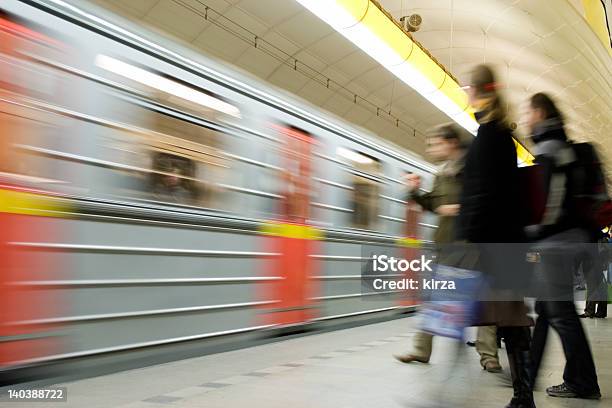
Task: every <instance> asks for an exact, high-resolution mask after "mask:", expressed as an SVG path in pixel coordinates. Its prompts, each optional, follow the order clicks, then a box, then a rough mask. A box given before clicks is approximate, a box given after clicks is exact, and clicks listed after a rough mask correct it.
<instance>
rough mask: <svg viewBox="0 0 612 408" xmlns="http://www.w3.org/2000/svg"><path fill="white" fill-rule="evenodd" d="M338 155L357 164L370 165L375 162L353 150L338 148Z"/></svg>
mask: <svg viewBox="0 0 612 408" xmlns="http://www.w3.org/2000/svg"><path fill="white" fill-rule="evenodd" d="M336 153H337V154H338V156H342V157H344V158H345V159H349V160H351V161H354V162H356V163H361V164H370V163H372V162H373V160H372V159H370V158H369V157H367V156H364V155H363V154H359V153H357V152H355V151H353V150H350V149H345V148H344V147H339V148H337V149H336Z"/></svg>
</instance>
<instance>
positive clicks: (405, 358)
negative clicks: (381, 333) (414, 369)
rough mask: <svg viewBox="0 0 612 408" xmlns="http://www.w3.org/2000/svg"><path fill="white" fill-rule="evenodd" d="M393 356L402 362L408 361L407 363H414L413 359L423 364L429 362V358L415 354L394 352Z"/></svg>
mask: <svg viewBox="0 0 612 408" xmlns="http://www.w3.org/2000/svg"><path fill="white" fill-rule="evenodd" d="M393 357H395V359H396V360H397V361H401V362H402V363H406V364H408V363H412V362H413V361H416V362H419V363H423V364H427V363H429V359H426V358H422V357H419V356H415V355H413V354H402V355H397V354H394V355H393Z"/></svg>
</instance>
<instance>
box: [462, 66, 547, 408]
mask: <svg viewBox="0 0 612 408" xmlns="http://www.w3.org/2000/svg"><path fill="white" fill-rule="evenodd" d="M498 88H499V85H498V84H497V82H496V80H495V75H494V73H493V70H492V69H491V68H490V67H489V66H487V65H479V66H477V67H476V68H474V70H473V71H472V74H471V81H470V84H469V86H468V87H467V93H468V98H469V102H470V105H471V106H472V107H473V108H474V110H475V116H476V120H477V121H478V123H479V125H480V126H479V127H478V132H477V136H476V139H475V140H474V142H473V143H472V145H471V146H470V149H469V150H468V152H467V155H466V159H465V167H464V173H463V174H464V176H463V191H462V194H461V199H460V209H459V218H458V225H457V239H458V240H460V241H463V242H466V243H467V244H466V246H467V248H468V251H475V252H476V253H477V254H478V257H476V258H477V260H475V261H474V262H475V264H474V265H470V267H471V268H472V269H476V270H479V271H481V272H482V273H483V274H484V275H485V276H486V277H487V280H488V282H489V286H490V291H489V292H488V293H490V294H491V295H493V296H492V297H491V298H489V299H494V300H491V301H485V302H481V305H480V311H479V315H478V316H477V319H476V325H487V326H488V325H496V326H497V329H498V331H499V333H500V336H501V337H502V338H503V339H504V341H505V344H506V352H507V353H508V361H509V365H510V373H511V376H512V387H513V390H514V395H513V397H512V399H511V401H510V403H509V404H508V405H507V408H534V407H535V403H534V400H533V389H532V384H531V381H530V377H529V367H531V354H530V338H531V333H530V326H532V325H533V321H532V320H531V319H530V318H529V317H528V315H527V311H528V309H527V306H526V305H525V303H524V301H523V298H520V299H519V298H518V297H513V296H512V295H511V293H512V290H511V289H510V288H513V287H514V286H513V285H516V284H518V285H524V286H527V283H526V282H525V283H523V282H522V278H523V274H525V271H524V270H523V269H521V268H523V267H524V264H523V261H524V259H525V255H524V252H522V251H523V246H524V243H525V236H524V232H523V226H522V219H521V214H519V211H518V208H519V206H520V183H519V173H518V167H517V155H516V147H515V144H514V140H513V137H512V130H511V129H510V125H509V124H508V123H507V113H506V109H505V106H506V105H505V103H504V102H503V101H502V99H501V96H500V94H499V92H498ZM508 293H510V295H508V296H505V294H508Z"/></svg>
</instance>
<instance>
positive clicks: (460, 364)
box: [0, 308, 612, 408]
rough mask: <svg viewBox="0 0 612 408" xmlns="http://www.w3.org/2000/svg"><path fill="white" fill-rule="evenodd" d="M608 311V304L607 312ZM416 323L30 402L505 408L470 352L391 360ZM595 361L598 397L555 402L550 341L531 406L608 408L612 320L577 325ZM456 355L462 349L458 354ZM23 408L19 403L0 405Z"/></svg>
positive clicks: (185, 365) (150, 371) (558, 358)
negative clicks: (550, 392)
mask: <svg viewBox="0 0 612 408" xmlns="http://www.w3.org/2000/svg"><path fill="white" fill-rule="evenodd" d="M611 309H612V308H611ZM417 322H418V318H417V317H416V316H415V317H407V318H403V319H399V320H393V321H389V322H384V323H378V324H372V325H369V326H362V327H356V328H351V329H346V330H341V331H335V332H327V333H319V334H314V335H310V336H304V337H298V338H292V339H289V340H286V341H280V342H275V343H270V344H266V345H262V346H257V347H252V348H247V349H242V350H237V351H232V352H226V353H220V354H215V355H209V356H205V357H200V358H193V359H189V360H182V361H177V362H173V363H167V364H161V365H157V366H152V367H147V368H142V369H136V370H130V371H125V372H121V373H117V374H112V375H107V376H102V377H97V378H91V379H85V380H81V381H76V382H72V383H68V384H61V385H63V386H67V387H68V402H64V403H56V404H45V403H35V404H31V405H32V406H35V407H39V408H43V407H62V408H71V407H79V408H81V407H88V408H95V407H121V408H145V407H147V408H170V407H205V408H216V407H219V408H233V407H249V408H276V407H278V408H287V407H292V408H300V407H317V408H325V407H330V408H332V407H333V408H343V407H347V408H348V407H350V408H359V407H364V408H365V407H367V408H372V407H432V406H445V407H503V406H504V404H505V403H506V402H507V401H508V400H509V398H510V395H511V393H512V390H511V389H510V388H509V387H508V386H507V385H505V384H504V383H505V382H507V379H505V376H507V375H508V374H507V367H508V365H507V363H506V359H505V351H503V350H502V353H501V355H502V365H503V366H504V373H502V374H489V373H487V372H485V371H483V370H482V369H481V368H480V365H479V363H478V356H477V354H476V352H475V351H474V349H471V348H466V347H464V346H460V345H459V344H457V343H455V342H453V341H451V340H447V339H436V341H435V344H434V355H433V358H432V361H431V363H430V364H414V365H412V364H411V365H405V364H401V363H399V362H397V361H395V360H394V359H393V358H392V354H393V353H399V352H403V351H406V350H407V349H408V348H409V346H410V342H411V337H412V335H413V333H414V331H415V328H416V325H417ZM584 324H585V327H586V329H587V331H588V336H589V338H590V341H591V346H592V349H593V352H594V355H595V359H596V362H597V369H598V374H599V381H600V387H601V389H602V394H603V396H604V397H603V399H602V400H601V401H584V400H569V399H567V400H562V399H555V398H551V397H548V396H546V394H545V393H544V391H543V389H544V388H545V387H546V386H548V385H554V384H558V383H560V382H561V372H562V368H563V364H564V358H563V353H562V350H561V347H560V343H559V339H558V338H557V336H556V335H552V336H549V339H550V340H549V347H548V354H547V355H546V357H545V361H544V366H543V369H542V371H541V375H540V381H539V383H540V386H539V388H538V390H537V392H536V400H537V406H538V407H539V408H547V407H612V318H610V319H606V320H601V319H597V320H595V319H587V320H586V321H584ZM458 351H459V352H458ZM0 406H7V407H17V406H19V407H25V406H26V404H25V403H20V404H17V405H15V403H0Z"/></svg>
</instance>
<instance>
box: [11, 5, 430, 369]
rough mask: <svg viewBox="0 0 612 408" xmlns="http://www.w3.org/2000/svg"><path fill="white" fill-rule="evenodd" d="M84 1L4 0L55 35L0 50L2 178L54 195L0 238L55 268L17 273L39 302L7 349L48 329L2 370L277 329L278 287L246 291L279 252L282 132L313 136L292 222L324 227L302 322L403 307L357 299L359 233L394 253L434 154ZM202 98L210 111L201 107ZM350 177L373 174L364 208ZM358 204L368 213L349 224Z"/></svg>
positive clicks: (131, 354)
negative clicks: (301, 210)
mask: <svg viewBox="0 0 612 408" xmlns="http://www.w3.org/2000/svg"><path fill="white" fill-rule="evenodd" d="M82 6H83V5H79V2H74V3H69V2H67V3H64V2H61V1H51V0H49V1H42V0H41V1H23V2H22V1H17V0H3V1H2V3H1V8H2V11H3V12H5V13H6V16H8V17H7V18H9V19H13V18H14V20H13V21H17V23H18V24H22V25H23V26H25V27H28V29H29V30H33V31H36V32H40V33H42V35H44V38H47V39H50V41H52V42H53V44H52V45H51V46H48V45H43V46H40V44H38V43H36V41H37V40H32V41H30V40H28V41H27V42H26V43H27V44H29V43H30V42H33V43H34V44H33V45H31V46H30V45H28V46H27V47H22V49H19V50H16V53H18V54H19V55H21V57H19V56H18V57H15V55H12V56H10V55H3V57H2V62H1V63H0V64H3V65H5V69H8V70H12V72H14V73H15V76H14V78H13V79H12V80H13V85H14V86H15V88H17V89H19V90H20V91H17V92H16V91H15V90H14V89H13V90H12V91H10V92H9V91H6V92H3V94H2V98H1V101H0V106H1V107H2V112H3V113H2V114H3V116H5V117H7V116H10V118H11V119H10V120H11V121H16V126H19V128H20V129H25V130H23V131H22V132H21V133H16V134H13V136H14V137H13V141H12V147H11V148H12V149H14V153H13V154H14V156H13V157H16V158H17V157H18V160H16V162H18V164H16V165H15V166H16V167H17V168H18V170H14V171H3V173H2V181H3V183H7V184H11V185H19V186H21V187H23V188H27V189H33V190H45V191H47V192H52V193H51V194H48V195H47V198H46V203H47V204H45V206H46V207H45V208H46V210H44V211H42V210H41V211H42V212H39V213H38V214H37V218H36V220H35V221H33V222H35V223H40V224H35V225H44V229H45V231H47V232H46V233H45V234H39V233H34V232H32V231H29V233H27V234H22V235H20V237H19V238H15V239H11V240H10V242H8V245H9V246H11V247H12V248H13V249H12V250H15V251H18V253H19V254H21V256H22V257H27V256H32V257H41V258H40V259H42V260H44V263H45V265H46V266H49V265H53V267H52V268H47V271H46V272H45V273H40V274H39V273H38V272H37V270H36V268H37V267H38V266H37V265H30V266H29V267H30V268H33V269H30V270H28V274H27V279H24V280H23V281H20V282H14V283H15V284H16V285H22V286H27V289H28V291H27V293H28V295H27V296H28V299H29V300H30V301H32V302H35V303H36V302H39V300H40V299H44V301H43V300H40V303H39V304H40V305H41V306H40V308H37V309H36V308H35V309H34V310H35V311H34V312H29V314H28V315H26V316H22V318H21V320H20V321H19V322H17V323H19V324H20V325H24V326H27V325H33V326H37V327H43V329H41V330H36V331H35V332H28V331H27V330H26V332H25V333H26V334H24V335H23V338H10V336H8V335H7V336H4V338H0V341H2V342H3V344H5V345H6V344H7V343H8V342H20V341H23V342H27V341H28V333H29V334H32V333H34V335H35V336H36V338H37V339H40V338H45V337H47V336H48V337H50V338H51V337H52V338H53V341H52V342H51V343H50V345H49V347H42V348H40V349H39V351H38V352H36V353H30V354H28V353H26V354H23V355H22V357H23V358H21V357H20V358H17V357H15V358H14V360H12V361H9V362H8V364H7V363H6V361H5V365H4V367H3V368H2V369H3V371H2V372H4V373H8V372H10V371H11V370H14V369H16V368H23V367H28V366H34V365H40V364H49V363H57V362H66V361H79V363H77V364H85V365H84V366H87V364H86V363H82V361H84V360H87V359H94V360H95V361H97V362H96V364H97V365H100V364H107V363H109V362H110V361H113V362H127V361H135V360H136V359H138V358H142V356H143V355H144V356H151V355H153V354H154V351H153V350H158V349H160V348H163V347H166V348H167V347H183V351H184V350H187V349H189V350H192V351H193V350H198V351H197V352H196V354H197V353H199V352H204V351H203V350H206V347H209V346H210V347H213V345H214V347H217V349H219V347H221V348H223V347H225V346H228V345H229V344H235V342H236V341H237V339H240V341H253V340H255V339H258V338H260V337H261V333H262V332H265V331H266V329H270V328H279V327H282V326H283V324H282V323H274V322H272V323H270V322H266V321H265V320H262V318H261V315H262V314H264V313H266V312H267V311H268V312H269V311H270V310H273V309H274V307H273V306H274V303H275V302H276V301H277V299H274V298H270V297H268V298H266V296H265V294H263V295H262V292H261V291H260V290H259V288H260V287H261V286H262V285H266V284H267V283H270V282H274V280H275V279H283V277H282V276H272V275H270V274H267V273H265V272H263V271H265V270H266V263H267V262H271V260H272V262H273V259H274V257H275V256H278V253H276V252H274V251H270V248H269V247H268V246H267V245H266V243H265V239H266V238H267V235H265V234H264V233H263V232H262V231H263V230H264V229H265V226H266V225H270V223H271V222H272V223H274V222H280V221H279V215H278V214H279V208H280V207H279V203H280V202H281V201H282V199H283V195H284V191H285V190H286V189H287V186H286V185H285V184H286V183H285V182H284V181H283V180H284V179H283V174H285V173H287V172H288V173H291V171H292V170H291V169H290V168H287V161H286V160H285V158H284V157H283V155H284V154H285V153H284V152H285V151H286V145H287V143H286V140H285V139H284V137H285V136H284V133H283V130H282V129H287V128H290V129H298V130H299V131H300V132H302V133H303V134H308V135H309V137H310V138H311V139H309V140H311V141H312V144H313V146H315V147H313V149H312V151H311V156H310V157H308V162H309V166H310V169H311V171H310V173H309V180H310V184H309V186H310V190H309V192H308V201H307V203H308V206H309V209H308V217H307V219H306V220H304V223H305V224H308V225H309V226H310V227H311V228H314V229H316V230H317V231H318V234H319V238H318V239H317V245H316V252H313V253H309V254H308V256H309V257H311V258H314V259H316V260H317V262H318V268H317V271H316V272H314V273H311V274H309V276H308V279H311V280H316V281H317V282H318V289H317V293H316V296H314V297H313V298H311V299H309V300H310V301H311V303H309V305H308V307H309V308H314V309H316V313H314V314H313V315H312V316H314V317H312V318H308V319H306V321H303V322H300V323H302V324H307V325H310V326H313V327H334V325H337V324H342V323H347V322H354V321H356V320H357V321H358V320H360V319H368V318H371V317H373V316H376V317H384V316H386V317H389V316H393V315H394V314H397V313H399V312H400V311H402V310H406V309H410V306H405V305H404V306H402V305H401V304H400V302H399V301H398V298H397V296H395V295H394V294H393V293H388V294H383V295H375V296H366V295H364V294H363V293H362V290H361V276H360V271H361V262H359V261H361V257H362V251H363V247H364V245H382V246H386V247H398V248H399V246H398V240H400V239H401V238H403V237H405V236H406V227H405V223H406V202H405V201H404V194H405V191H404V188H403V186H402V182H401V179H402V176H403V173H404V172H407V171H410V172H415V173H418V174H420V175H422V176H423V178H424V180H425V183H424V184H425V185H426V186H427V185H429V184H430V183H431V180H432V177H433V174H434V172H435V168H434V167H433V166H432V165H430V164H428V163H427V162H425V161H424V160H422V159H421V158H419V157H417V156H414V155H411V154H409V153H408V152H405V151H401V150H400V149H399V148H397V147H396V146H393V145H391V144H389V143H385V142H384V141H382V140H380V139H378V138H377V137H376V136H375V135H372V134H368V133H367V132H365V131H363V130H361V129H356V128H354V127H351V126H350V125H349V124H347V123H342V122H341V121H340V120H339V119H337V118H334V117H331V116H329V115H327V114H325V113H323V112H320V111H318V110H317V109H316V108H314V107H312V106H310V105H308V104H307V103H305V102H303V101H300V100H297V99H296V98H295V97H292V96H289V95H286V94H284V93H283V92H281V91H278V90H276V89H271V88H270V86H268V85H265V84H263V83H261V82H259V81H257V80H255V79H253V78H252V77H250V76H249V75H246V74H244V73H240V72H238V71H237V70H235V69H232V68H229V67H227V66H225V65H223V64H221V63H219V62H218V61H214V60H210V59H208V58H206V57H204V56H202V55H200V54H198V53H196V52H194V51H193V50H190V49H188V48H186V47H183V46H180V45H177V44H175V43H173V42H172V41H171V40H168V39H166V38H160V37H159V36H158V35H156V34H153V33H151V32H148V31H146V30H144V29H140V28H136V27H132V26H129V25H127V23H125V22H122V20H121V19H119V18H118V17H116V16H113V15H107V14H105V13H104V12H103V11H101V10H95V9H90V10H84V9H81V8H80V7H82ZM92 10H93V11H92ZM126 27H128V28H126ZM32 35H33V34H32ZM32 38H34V37H32ZM40 41H41V42H44V41H46V40H40ZM20 47H21V45H20ZM109 64H110V65H109ZM112 64H115V65H114V66H113V65H112ZM121 64H123V65H121ZM11 67H12V68H11ZM117 67H119V68H121V67H123V68H126V67H127V68H128V69H133V71H132V74H129V73H125V72H120V69H119V68H117ZM129 67H132V68H129ZM139 70H140V71H139ZM144 71H146V72H149V73H153V75H154V76H153V78H156V79H157V80H159V81H160V82H159V83H157V85H159V86H160V87H158V89H155V90H152V89H151V86H145V85H146V84H145V85H143V81H142V78H138V77H134V76H133V74H134V72H135V73H136V76H137V75H138V73H143V72H144ZM130 75H132V77H130ZM144 76H146V75H144ZM160 78H162V79H160ZM165 80H168V81H171V83H172V84H175V85H172V86H175V88H173V89H178V90H179V91H185V92H191V91H188V90H186V89H187V88H188V89H191V90H192V91H193V92H195V93H193V95H195V96H193V95H192V96H193V97H192V98H191V101H187V102H186V101H185V99H189V98H190V97H189V96H187V97H186V98H183V99H181V98H180V97H179V98H177V97H175V96H173V95H169V92H167V91H168V88H166V90H165V91H164V88H163V84H166V85H167V84H169V83H170V82H164V81H165ZM160 84H162V85H160ZM176 84H179V85H176ZM149 85H150V84H149ZM160 89H161V90H160ZM202 98H203V99H202ZM200 101H205V102H206V103H209V104H211V105H210V106H212V108H210V106H209V108H207V109H204V108H202V109H200V107H199V105H198V103H199V102H200ZM211 101H212V102H211ZM214 104H217V105H214ZM215 106H216V107H217V108H219V110H216V109H215ZM279 129H280V130H279ZM347 152H348V153H347ZM364 158H365V159H364ZM360 163H361V164H363V163H365V164H368V163H369V164H372V163H373V164H374V165H373V166H370V169H374V170H368V168H365V169H364V166H360ZM290 166H291V164H289V167H290ZM365 167H367V166H365ZM20 169H21V170H20ZM160 180H161V182H160ZM356 180H362V181H363V180H367V182H366V183H365V184H367V183H369V185H373V186H375V187H374V188H373V189H372V188H370V189H369V190H367V191H369V193H368V194H370V196H369V198H368V199H367V200H365V201H364V202H366V204H363V206H362V208H361V209H359V210H357V204H355V203H356V201H359V200H361V198H359V197H357V198H356V194H357V193H356V189H357V187H356V185H357V184H358V183H359V182H358V181H356ZM160 183H161V184H160ZM173 183H174V184H173ZM356 183H357V184H356ZM160 186H161V187H160ZM177 186H178V187H177ZM360 188H361V187H360ZM368 188H369V187H368ZM163 189H167V190H168V189H169V190H168V191H170V193H168V191H166V193H164V192H163V191H161V190H163ZM158 190H159V191H158ZM363 191H366V190H363ZM372 191H374V192H375V196H372ZM368 200H369V201H368ZM372 203H373V204H372ZM364 209H365V210H364ZM45 211H46V213H45ZM355 211H360V212H362V213H364V214H366V213H368V214H370V213H369V212H371V211H374V213H373V214H374V215H373V216H372V214H370V215H368V216H366V217H365V218H364V220H365V221H363V220H361V221H359V222H362V223H363V222H365V223H366V224H367V225H361V226H360V227H355V222H356V221H355ZM364 211H365V212H364ZM274 220H276V221H274ZM281 221H282V220H281ZM24 228H25V227H24ZM34 228H38V227H34ZM435 228H436V226H435V219H434V218H432V217H431V216H427V215H424V214H423V215H422V216H421V217H420V218H419V225H418V230H415V231H413V233H414V235H415V236H419V237H420V238H422V239H424V240H428V239H430V237H431V236H432V233H433V231H434V229H435ZM49 231H51V232H49ZM19 259H23V258H19ZM32 259H34V258H32ZM19 262H21V261H19ZM19 280H20V279H19ZM42 305H52V306H50V307H43V306H42ZM270 307H272V308H271V309H270ZM305 307H306V306H305ZM4 323H7V322H4ZM8 323H10V324H13V323H15V322H8ZM177 350H178V349H177ZM211 350H212V349H211ZM138 353H140V354H138ZM136 355H138V356H139V357H135V356H136ZM175 356H177V355H176V354H175ZM96 359H97V360H96ZM91 366H92V365H90V366H89V367H90V368H91Z"/></svg>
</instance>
